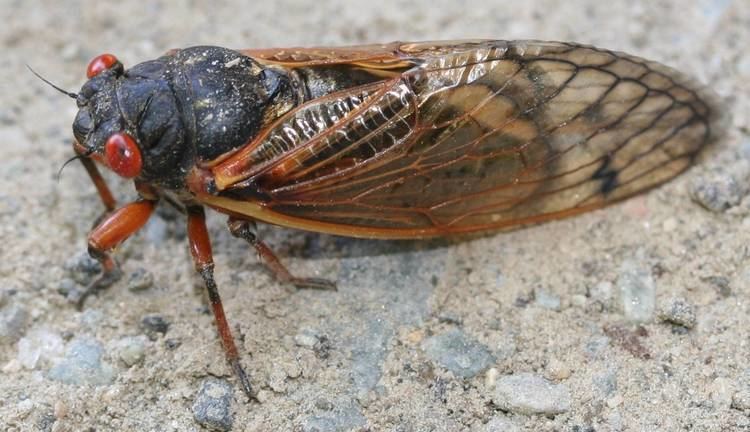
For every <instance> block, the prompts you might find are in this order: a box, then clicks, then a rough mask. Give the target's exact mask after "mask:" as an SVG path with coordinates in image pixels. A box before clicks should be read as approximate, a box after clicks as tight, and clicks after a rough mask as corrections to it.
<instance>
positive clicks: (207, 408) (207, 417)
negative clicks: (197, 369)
mask: <svg viewBox="0 0 750 432" xmlns="http://www.w3.org/2000/svg"><path fill="white" fill-rule="evenodd" d="M231 408H232V386H231V384H229V383H228V382H227V381H225V380H222V379H218V378H206V379H204V380H203V381H202V382H201V388H200V390H199V391H198V395H197V396H196V398H195V401H194V402H193V408H192V409H193V417H194V418H195V421H197V422H198V423H200V424H201V425H203V426H204V427H206V428H208V429H211V430H215V431H222V432H224V431H229V430H231V429H232V423H233V422H234V418H233V417H232V410H231Z"/></svg>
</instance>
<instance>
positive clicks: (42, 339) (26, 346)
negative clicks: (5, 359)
mask: <svg viewBox="0 0 750 432" xmlns="http://www.w3.org/2000/svg"><path fill="white" fill-rule="evenodd" d="M64 348H65V343H64V342H63V339H62V337H60V335H59V334H57V333H55V332H52V331H49V330H47V329H44V328H41V329H35V330H32V331H30V332H29V334H27V335H26V336H24V337H22V338H21V339H20V340H19V341H18V354H17V355H16V360H18V363H19V364H20V365H21V366H23V367H24V368H26V369H29V370H34V369H37V368H38V367H39V365H40V364H42V363H44V362H46V361H49V360H52V359H55V358H58V357H60V356H62V354H63V352H64Z"/></svg>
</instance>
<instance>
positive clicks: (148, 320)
mask: <svg viewBox="0 0 750 432" xmlns="http://www.w3.org/2000/svg"><path fill="white" fill-rule="evenodd" d="M141 328H142V329H143V330H144V331H145V332H146V336H148V338H149V339H151V340H156V339H157V338H158V337H159V335H160V334H162V335H163V334H166V333H167V330H169V322H168V321H167V320H165V319H164V317H163V316H161V315H156V314H151V315H146V316H144V317H143V318H141Z"/></svg>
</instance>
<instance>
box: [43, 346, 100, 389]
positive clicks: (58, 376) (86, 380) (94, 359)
mask: <svg viewBox="0 0 750 432" xmlns="http://www.w3.org/2000/svg"><path fill="white" fill-rule="evenodd" d="M103 353H104V349H103V348H102V346H101V344H99V342H97V341H95V340H91V339H74V340H72V341H71V342H70V344H69V345H68V350H67V352H66V353H65V357H64V358H63V359H62V360H60V361H59V362H57V363H56V364H55V365H54V366H53V367H52V369H50V371H49V375H48V376H49V378H50V379H52V380H55V381H60V382H62V383H65V384H76V385H82V384H91V385H109V384H111V383H112V382H113V381H114V378H115V371H114V368H113V367H112V366H110V365H109V364H107V363H105V362H103V361H102V355H103Z"/></svg>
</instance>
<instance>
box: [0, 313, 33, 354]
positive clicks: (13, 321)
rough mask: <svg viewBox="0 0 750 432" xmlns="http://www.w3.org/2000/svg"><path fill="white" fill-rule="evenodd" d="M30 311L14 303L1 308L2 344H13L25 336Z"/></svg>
mask: <svg viewBox="0 0 750 432" xmlns="http://www.w3.org/2000/svg"><path fill="white" fill-rule="evenodd" d="M28 320H29V313H28V312H27V311H26V309H25V308H24V307H22V306H20V305H17V304H14V305H10V306H7V307H4V308H3V309H0V344H12V343H14V342H16V341H17V340H18V339H20V338H21V336H23V332H24V330H25V329H26V325H27V323H28Z"/></svg>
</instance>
